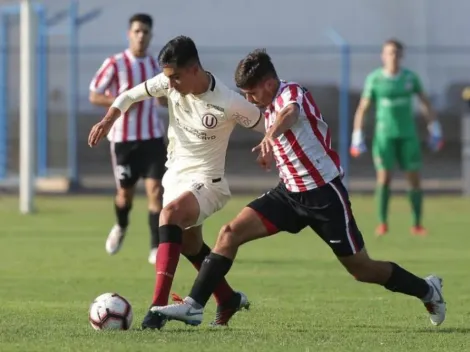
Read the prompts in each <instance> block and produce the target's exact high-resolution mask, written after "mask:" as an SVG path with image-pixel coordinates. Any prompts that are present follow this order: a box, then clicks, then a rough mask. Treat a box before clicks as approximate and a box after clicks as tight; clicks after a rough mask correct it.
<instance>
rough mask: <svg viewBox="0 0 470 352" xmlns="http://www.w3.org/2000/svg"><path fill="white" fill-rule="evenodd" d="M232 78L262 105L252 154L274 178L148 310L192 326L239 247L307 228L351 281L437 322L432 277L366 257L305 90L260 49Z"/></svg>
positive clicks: (439, 299)
mask: <svg viewBox="0 0 470 352" xmlns="http://www.w3.org/2000/svg"><path fill="white" fill-rule="evenodd" d="M235 81H236V84H237V87H238V88H240V89H241V90H242V92H243V93H244V94H245V95H246V97H247V99H248V100H249V101H250V102H253V103H255V104H256V105H258V107H260V108H262V109H263V110H264V116H265V128H266V135H265V137H264V139H263V140H262V142H261V143H260V144H259V145H258V146H257V147H255V148H254V151H259V156H258V162H259V163H260V165H261V166H262V167H263V168H269V167H270V165H271V163H272V161H273V159H275V161H276V166H277V168H278V170H279V177H280V182H279V184H278V186H277V187H275V188H273V189H271V190H270V191H269V192H267V193H265V194H264V195H262V196H261V197H259V198H257V199H255V200H254V201H252V202H251V203H249V204H248V205H247V206H246V207H245V208H244V209H243V210H242V211H241V212H240V213H239V214H238V215H237V216H236V217H235V219H233V220H232V221H230V222H229V223H228V224H226V225H225V226H223V227H222V229H221V230H220V232H219V237H218V239H217V243H216V245H215V247H214V248H213V250H212V252H211V254H209V255H208V256H207V257H206V259H205V260H204V262H203V264H202V266H201V269H200V270H199V274H198V276H197V279H196V281H195V283H194V285H193V288H192V289H191V292H190V294H189V296H188V297H186V298H185V299H184V300H182V301H181V302H180V303H178V304H172V305H168V306H165V307H156V308H155V311H156V312H159V313H160V314H162V315H163V316H164V317H166V318H167V319H170V320H171V319H173V320H179V321H183V322H185V323H186V324H190V325H199V324H200V323H201V322H202V318H203V312H204V306H205V305H206V303H207V301H208V299H209V297H210V295H211V294H212V292H213V290H214V289H215V288H216V287H217V285H218V284H219V282H220V281H221V280H223V279H224V277H225V275H226V274H227V273H228V272H229V270H230V268H231V266H232V263H233V261H234V259H235V256H236V254H237V251H238V248H239V247H240V246H241V245H242V244H244V243H246V242H249V241H253V240H256V239H259V238H263V237H268V236H271V235H274V234H276V233H278V232H281V231H286V232H289V233H298V232H299V231H301V230H302V229H304V228H306V227H310V228H311V229H312V230H313V231H315V232H316V233H317V234H318V235H319V236H320V238H321V239H322V240H323V241H324V242H325V243H326V244H327V245H328V246H329V247H330V249H331V250H332V251H333V253H334V254H335V256H336V257H337V258H338V260H339V261H340V262H341V264H342V265H343V266H344V267H345V268H346V270H347V271H348V272H349V273H350V274H351V275H352V276H353V277H355V278H356V280H358V281H361V282H365V283H374V284H378V285H381V286H383V287H384V288H386V289H387V290H389V291H392V292H399V293H403V294H405V295H409V296H413V297H416V298H418V299H419V300H420V301H421V302H423V303H424V305H425V307H426V309H427V310H428V312H429V315H430V319H431V323H432V324H433V325H440V324H441V323H442V322H443V321H444V319H445V314H446V304H445V302H444V298H443V296H442V284H441V281H442V280H441V279H440V278H439V277H437V276H434V275H431V276H428V277H427V278H425V279H422V278H419V277H417V276H415V275H413V274H412V273H410V272H408V271H407V270H405V269H403V268H402V267H400V266H399V265H397V264H395V263H392V262H388V261H378V260H374V259H371V258H370V257H369V255H368V253H367V251H366V248H365V245H364V240H363V238H362V234H361V232H360V230H359V228H358V226H357V224H356V221H355V219H354V215H353V212H352V208H351V203H350V201H349V196H348V191H347V190H346V188H345V187H344V186H343V183H342V181H341V174H342V170H341V166H340V161H339V158H338V155H337V154H336V152H335V151H334V150H333V149H332V148H331V134H330V131H329V128H328V125H327V124H326V122H325V120H324V119H323V116H322V115H321V112H320V110H319V109H318V107H317V105H316V103H315V101H314V100H313V97H312V95H311V94H310V93H309V92H308V91H307V90H305V89H304V88H302V87H301V86H300V85H299V84H297V83H295V82H285V81H282V80H280V79H279V78H278V75H277V73H276V70H275V68H274V65H273V64H272V62H271V58H270V57H269V56H268V54H267V53H266V52H265V51H264V50H255V51H254V52H252V53H250V54H249V55H248V56H246V57H245V58H244V59H243V60H241V61H240V63H239V64H238V67H237V69H236V73H235ZM315 284H316V283H313V285H315ZM235 308H236V306H234V309H232V310H225V311H222V312H218V313H219V314H218V315H217V317H216V320H215V322H217V321H218V320H223V321H224V322H225V324H227V323H228V321H229V320H230V318H231V317H232V316H233V314H235V313H236V311H237V309H235Z"/></svg>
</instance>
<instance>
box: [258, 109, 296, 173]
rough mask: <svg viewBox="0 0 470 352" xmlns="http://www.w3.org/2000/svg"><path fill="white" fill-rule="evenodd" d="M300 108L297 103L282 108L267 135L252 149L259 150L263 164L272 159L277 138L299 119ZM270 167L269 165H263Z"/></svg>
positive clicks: (259, 159) (259, 158) (259, 156)
mask: <svg viewBox="0 0 470 352" xmlns="http://www.w3.org/2000/svg"><path fill="white" fill-rule="evenodd" d="M299 115H300V108H299V105H298V104H297V103H292V104H289V105H287V106H286V107H285V108H284V109H282V110H281V111H280V112H279V113H278V114H277V116H276V120H275V121H274V123H273V124H272V126H271V127H270V128H269V130H267V131H266V135H265V136H264V138H263V140H262V141H261V143H260V144H258V145H257V146H256V147H254V148H253V149H252V151H253V152H258V153H259V155H258V162H259V163H260V164H261V166H263V164H268V165H269V161H270V160H272V154H273V147H274V146H275V143H276V142H275V139H276V138H277V137H279V136H280V135H282V134H283V133H285V132H287V131H288V130H289V129H290V128H291V127H292V126H294V124H295V123H296V122H297V120H298V119H299ZM263 167H264V168H266V169H268V168H267V167H265V166H263Z"/></svg>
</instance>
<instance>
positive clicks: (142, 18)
mask: <svg viewBox="0 0 470 352" xmlns="http://www.w3.org/2000/svg"><path fill="white" fill-rule="evenodd" d="M134 22H141V23H143V24H146V25H147V26H149V27H150V28H152V27H153V19H152V16H150V15H149V14H146V13H136V14H135V15H132V17H131V18H129V28H130V27H131V26H132V24H133V23H134Z"/></svg>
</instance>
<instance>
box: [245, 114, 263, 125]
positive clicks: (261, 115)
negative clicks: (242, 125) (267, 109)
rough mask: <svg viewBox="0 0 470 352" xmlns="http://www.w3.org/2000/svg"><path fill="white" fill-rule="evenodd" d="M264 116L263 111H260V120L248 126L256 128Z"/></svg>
mask: <svg viewBox="0 0 470 352" xmlns="http://www.w3.org/2000/svg"><path fill="white" fill-rule="evenodd" d="M262 117H263V113H262V112H261V111H260V112H259V118H258V121H256V123H255V124H254V125H253V126H251V127H248V128H249V129H252V128H255V127H256V126H258V124H259V123H260V121H261V118H262Z"/></svg>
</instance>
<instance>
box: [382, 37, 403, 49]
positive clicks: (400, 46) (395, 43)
mask: <svg viewBox="0 0 470 352" xmlns="http://www.w3.org/2000/svg"><path fill="white" fill-rule="evenodd" d="M385 45H393V46H394V47H395V49H397V50H398V51H401V52H403V50H405V46H404V45H403V43H402V42H401V41H399V40H398V39H395V38H390V39H387V40H386V41H385V43H384V46H385Z"/></svg>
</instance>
